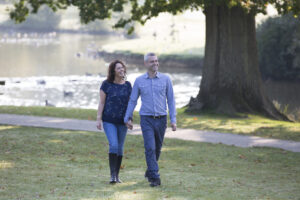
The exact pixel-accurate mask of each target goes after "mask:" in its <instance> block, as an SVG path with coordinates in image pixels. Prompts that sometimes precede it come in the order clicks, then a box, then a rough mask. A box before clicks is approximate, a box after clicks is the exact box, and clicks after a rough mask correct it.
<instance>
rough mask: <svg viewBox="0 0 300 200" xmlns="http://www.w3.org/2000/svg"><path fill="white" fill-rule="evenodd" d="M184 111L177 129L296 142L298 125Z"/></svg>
mask: <svg viewBox="0 0 300 200" xmlns="http://www.w3.org/2000/svg"><path fill="white" fill-rule="evenodd" d="M184 111H185V108H181V109H177V125H178V127H179V128H191V129H197V130H210V131H217V132H223V133H234V134H242V135H254V136H260V137H266V138H277V139H285V140H294V141H300V123H294V122H285V121H277V120H271V119H268V118H265V117H262V116H257V115H249V116H248V117H247V118H231V117H228V116H224V115H216V114H207V113H206V114H197V115H196V114H187V113H185V112H184ZM0 113H11V114H22V115H37V116H52V117H64V118H75V119H88V120H96V113H97V111H96V110H94V109H77V108H55V107H34V106H33V107H25V106H20V107H17V106H0ZM134 122H135V123H139V115H138V113H137V112H135V113H134Z"/></svg>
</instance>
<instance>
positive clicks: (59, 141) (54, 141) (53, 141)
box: [49, 140, 64, 143]
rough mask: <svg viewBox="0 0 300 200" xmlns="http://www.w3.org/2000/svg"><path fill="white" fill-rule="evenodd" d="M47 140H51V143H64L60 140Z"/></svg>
mask: <svg viewBox="0 0 300 200" xmlns="http://www.w3.org/2000/svg"><path fill="white" fill-rule="evenodd" d="M49 142H52V143H64V141H62V140H49Z"/></svg>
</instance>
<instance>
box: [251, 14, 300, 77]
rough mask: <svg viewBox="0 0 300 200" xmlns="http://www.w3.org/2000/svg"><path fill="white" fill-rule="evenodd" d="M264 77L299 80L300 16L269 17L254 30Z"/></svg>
mask: <svg viewBox="0 0 300 200" xmlns="http://www.w3.org/2000/svg"><path fill="white" fill-rule="evenodd" d="M256 33H257V34H256V35H257V44H258V55H259V67H260V71H261V73H262V76H263V78H264V79H273V80H289V81H299V80H300V17H297V18H295V17H294V16H293V15H292V14H291V13H289V14H286V15H282V16H278V17H270V18H268V19H267V20H266V21H264V22H263V23H262V24H260V25H259V26H258V28H257V31H256Z"/></svg>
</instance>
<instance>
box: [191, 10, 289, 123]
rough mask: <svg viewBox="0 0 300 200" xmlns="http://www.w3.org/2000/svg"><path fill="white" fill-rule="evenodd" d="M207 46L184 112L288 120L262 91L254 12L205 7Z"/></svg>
mask: <svg viewBox="0 0 300 200" xmlns="http://www.w3.org/2000/svg"><path fill="white" fill-rule="evenodd" d="M205 15H206V45H205V58H204V65H203V72H202V80H201V84H200V91H199V93H198V95H197V97H196V98H191V100H190V103H189V105H188V109H187V111H198V112H199V111H201V110H210V111H211V110H213V111H216V112H217V113H224V114H230V115H234V114H236V113H237V112H238V113H260V114H263V115H265V116H268V117H271V118H275V119H281V120H287V117H286V116H284V115H283V114H281V113H280V112H279V111H278V110H277V109H276V108H275V106H274V105H273V103H272V102H271V101H270V100H269V99H268V98H267V96H266V93H265V92H264V91H263V90H264V89H263V85H262V79H261V74H260V71H259V66H258V52H257V46H256V31H255V14H254V13H251V12H250V13H247V12H246V11H245V10H244V9H243V8H241V7H237V6H236V7H233V8H228V7H227V6H226V5H211V6H208V7H207V8H205Z"/></svg>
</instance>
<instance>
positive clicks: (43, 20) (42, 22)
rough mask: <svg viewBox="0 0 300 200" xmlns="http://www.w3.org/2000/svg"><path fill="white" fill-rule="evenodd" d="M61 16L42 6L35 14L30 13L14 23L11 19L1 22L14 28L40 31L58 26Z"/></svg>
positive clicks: (3, 25) (4, 25)
mask: <svg viewBox="0 0 300 200" xmlns="http://www.w3.org/2000/svg"><path fill="white" fill-rule="evenodd" d="M60 20H61V16H60V15H59V14H56V13H53V12H52V10H51V9H50V8H49V7H48V6H42V7H41V8H40V9H39V11H38V13H37V14H36V15H30V16H29V17H28V19H27V20H26V21H25V22H23V23H21V24H15V23H14V21H12V20H7V21H5V22H3V23H2V24H1V26H2V27H13V28H14V29H34V30H38V31H39V30H41V31H53V30H56V29H57V28H58V26H59V23H60Z"/></svg>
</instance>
